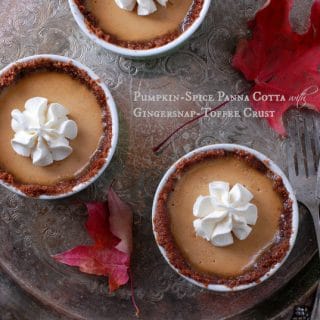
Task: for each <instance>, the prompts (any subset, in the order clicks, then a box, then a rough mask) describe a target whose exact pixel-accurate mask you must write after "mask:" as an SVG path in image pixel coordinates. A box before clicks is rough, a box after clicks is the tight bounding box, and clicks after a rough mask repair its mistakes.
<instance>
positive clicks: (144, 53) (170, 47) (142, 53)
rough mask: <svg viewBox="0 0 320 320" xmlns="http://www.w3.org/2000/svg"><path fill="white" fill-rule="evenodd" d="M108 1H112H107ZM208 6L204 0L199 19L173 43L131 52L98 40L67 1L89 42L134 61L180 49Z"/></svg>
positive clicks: (196, 27)
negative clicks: (134, 59) (91, 41)
mask: <svg viewBox="0 0 320 320" xmlns="http://www.w3.org/2000/svg"><path fill="white" fill-rule="evenodd" d="M108 1H114V0H108ZM210 4H211V0H204V3H203V6H202V9H201V12H200V14H199V17H198V18H197V19H196V20H195V21H194V22H193V23H192V25H191V26H190V27H189V28H188V29H187V30H186V31H185V32H183V33H182V34H181V35H180V36H179V37H177V38H176V39H174V40H173V41H171V42H169V43H167V44H166V45H164V46H161V47H158V48H152V49H147V50H133V49H127V48H123V47H120V46H117V45H115V44H112V43H109V42H107V41H105V40H103V39H101V38H99V37H98V36H97V35H96V34H94V33H93V32H92V31H91V30H90V28H89V27H88V26H87V25H86V23H85V20H84V17H83V14H82V13H81V12H80V10H79V8H78V6H77V5H76V3H75V1H74V0H69V5H70V8H71V12H72V14H73V17H74V19H75V20H76V22H77V24H78V25H79V27H80V29H81V30H82V31H83V32H84V33H85V34H86V35H87V36H88V37H89V38H90V39H91V40H93V41H94V42H96V43H97V44H98V45H100V46H102V47H103V48H105V49H107V50H110V51H112V52H114V53H117V54H119V55H122V56H125V57H128V58H136V59H144V58H152V57H159V56H162V55H164V54H166V53H169V52H170V51H174V50H175V49H177V48H178V47H180V46H181V45H182V44H183V43H184V42H185V41H187V40H188V39H189V38H190V37H191V36H192V34H193V33H194V32H195V31H196V30H197V29H198V28H199V26H200V25H201V23H202V22H203V20H204V19H205V16H206V14H207V12H208V10H209V7H210Z"/></svg>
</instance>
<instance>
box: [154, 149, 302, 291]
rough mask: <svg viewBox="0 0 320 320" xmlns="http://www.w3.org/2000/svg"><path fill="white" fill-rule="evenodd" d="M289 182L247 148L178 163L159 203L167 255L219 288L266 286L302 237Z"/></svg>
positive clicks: (159, 230) (158, 223)
mask: <svg viewBox="0 0 320 320" xmlns="http://www.w3.org/2000/svg"><path fill="white" fill-rule="evenodd" d="M227 146H228V145H227ZM240 147H241V146H240ZM283 179H285V177H284V178H282V177H281V176H279V175H278V174H276V173H274V172H273V171H272V170H270V169H269V167H268V165H267V162H263V161H261V160H260V159H258V158H257V157H255V156H254V155H252V154H251V153H250V152H248V151H247V149H246V150H242V149H241V148H240V149H234V150H233V151H230V150H224V149H223V148H221V149H213V150H209V149H208V150H207V151H204V152H199V153H198V152H197V151H196V152H195V153H194V155H193V156H190V157H186V158H185V159H183V160H180V161H178V163H177V164H176V165H175V166H174V167H173V169H171V171H170V170H169V171H168V173H167V174H166V175H165V177H164V179H163V180H162V182H161V183H160V186H159V188H158V190H157V193H156V197H155V201H154V207H153V225H154V232H155V237H156V240H157V243H158V245H159V246H160V249H161V250H162V253H163V254H164V255H165V257H166V259H167V260H168V261H169V263H170V264H171V265H172V266H173V267H174V269H175V270H176V271H178V272H179V273H180V274H182V275H183V276H185V277H187V278H188V279H189V280H191V281H193V282H194V283H196V284H198V285H202V286H207V287H209V288H212V289H213V290H215V289H216V290H223V291H228V288H229V290H231V289H237V288H244V287H249V286H251V285H254V284H256V283H258V282H260V281H261V279H264V278H266V277H267V276H268V274H269V273H270V270H272V269H273V268H274V267H275V265H277V264H280V263H282V262H283V261H284V259H285V258H286V256H287V255H288V252H289V251H290V250H291V247H292V244H293V242H294V239H295V236H296V232H297V204H296V200H295V198H294V195H293V194H292V193H291V192H289V191H288V190H287V187H288V188H291V187H290V186H288V185H287V181H285V182H284V180H283Z"/></svg>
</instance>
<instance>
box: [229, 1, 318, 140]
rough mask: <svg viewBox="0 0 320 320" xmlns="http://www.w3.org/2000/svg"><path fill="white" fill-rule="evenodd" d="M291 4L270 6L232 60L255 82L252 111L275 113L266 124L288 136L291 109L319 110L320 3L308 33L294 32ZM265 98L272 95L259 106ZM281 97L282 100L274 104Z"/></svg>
mask: <svg viewBox="0 0 320 320" xmlns="http://www.w3.org/2000/svg"><path fill="white" fill-rule="evenodd" d="M292 5H293V0H269V1H267V2H266V4H265V5H264V6H263V8H262V9H261V10H260V11H258V13H257V14H256V16H255V18H254V19H253V20H252V21H250V22H249V23H248V26H249V28H250V29H251V31H252V37H251V38H250V39H243V40H240V41H239V44H238V46H237V50H236V53H235V55H234V57H233V66H234V67H235V68H236V69H238V70H240V71H241V72H242V73H243V74H244V76H245V77H246V79H247V80H249V81H253V82H254V85H253V87H252V89H251V91H250V103H251V105H252V107H253V108H254V109H256V110H269V111H274V112H275V116H274V117H272V118H267V119H268V122H269V124H270V125H271V127H272V128H273V129H274V130H276V131H277V132H278V133H280V134H282V135H284V134H285V133H286V131H285V128H284V125H283V119H282V118H283V114H284V113H285V111H286V110H288V109H289V108H290V107H293V106H298V105H299V106H301V107H309V108H312V109H314V110H316V111H320V91H319V88H320V73H319V65H320V1H319V0H316V1H315V2H314V4H313V6H312V10H311V17H310V25H309V28H308V31H307V32H305V33H304V34H298V33H296V32H294V31H293V30H292V27H291V25H290V21H289V15H290V11H291V8H292ZM260 92H261V95H260ZM262 95H266V97H267V95H268V100H267V101H261V100H260V101H259V97H260V98H261V97H262ZM271 95H274V96H271ZM279 98H280V99H281V100H282V101H275V100H278V99H279ZM271 99H273V101H270V100H271ZM283 100H284V101H283Z"/></svg>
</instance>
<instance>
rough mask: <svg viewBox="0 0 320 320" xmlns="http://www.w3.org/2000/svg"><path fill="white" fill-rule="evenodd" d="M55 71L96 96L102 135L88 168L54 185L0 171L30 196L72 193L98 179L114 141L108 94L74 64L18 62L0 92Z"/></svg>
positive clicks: (1, 79) (6, 75) (0, 176)
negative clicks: (40, 183) (35, 74)
mask: <svg viewBox="0 0 320 320" xmlns="http://www.w3.org/2000/svg"><path fill="white" fill-rule="evenodd" d="M42 71H53V72H58V73H64V74H67V75H69V76H70V77H72V78H73V79H75V80H77V81H80V82H81V83H82V84H84V85H85V86H86V87H87V88H88V89H89V91H90V92H92V94H93V95H94V96H95V98H96V100H97V102H98V105H99V106H100V108H101V121H102V127H103V135H102V136H101V139H100V141H99V145H98V148H97V150H96V151H95V152H94V154H92V156H91V158H90V159H88V164H87V166H86V167H85V168H84V169H83V170H81V172H79V173H77V175H75V176H74V177H72V178H68V179H64V180H61V181H59V182H57V183H56V184H53V185H39V184H28V183H22V182H20V181H19V180H17V179H16V178H15V176H14V175H13V174H11V173H10V172H8V171H6V170H5V168H0V179H1V180H2V181H3V182H4V183H7V184H9V185H11V186H13V187H15V188H17V189H18V190H20V191H21V192H22V193H24V194H25V195H27V196H30V197H39V196H41V195H48V196H55V195H61V194H66V193H69V192H72V190H73V188H74V187H76V186H78V185H80V184H82V183H85V182H87V181H88V180H90V179H91V178H93V177H95V176H96V175H97V173H98V172H99V171H100V170H101V168H102V167H103V165H104V164H105V162H106V158H107V156H108V154H109V151H110V148H111V141H112V134H113V129H112V118H111V113H110V109H109V106H108V103H107V97H106V95H105V92H104V91H103V89H102V88H101V87H100V85H99V84H98V82H97V81H96V80H93V79H92V78H91V77H90V76H89V75H88V73H87V72H86V71H85V70H82V69H80V68H78V67H77V66H75V65H74V64H73V63H72V61H70V62H62V61H56V60H53V59H50V58H37V59H34V60H30V61H26V62H17V63H15V64H14V65H12V66H11V67H10V68H9V69H8V70H6V71H5V72H4V73H3V74H2V75H1V77H0V93H1V92H2V91H3V90H4V89H5V88H7V87H9V86H11V85H14V84H15V83H17V82H18V81H19V79H22V78H24V77H27V76H28V75H29V74H32V73H36V72H42Z"/></svg>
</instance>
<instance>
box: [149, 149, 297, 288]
mask: <svg viewBox="0 0 320 320" xmlns="http://www.w3.org/2000/svg"><path fill="white" fill-rule="evenodd" d="M217 149H223V150H226V151H232V150H244V151H246V152H248V153H250V154H252V155H254V156H255V157H256V158H258V159H259V160H261V161H263V162H264V163H265V165H267V166H268V168H270V170H271V171H272V172H274V173H275V174H277V175H279V176H280V177H281V178H282V180H283V183H284V186H285V187H286V189H287V191H288V193H289V197H290V199H291V200H292V202H293V204H292V209H293V210H292V226H291V227H292V233H291V237H290V247H289V250H288V252H287V253H286V256H285V257H284V258H283V259H282V260H281V261H280V262H278V263H277V264H276V265H274V266H273V267H272V268H271V269H270V270H269V271H268V272H267V273H266V274H265V275H263V276H262V277H261V278H260V279H259V281H258V282H257V281H255V282H251V283H248V284H245V285H239V286H236V287H233V288H230V287H228V286H226V285H220V284H209V285H208V286H205V285H204V284H203V283H201V282H198V281H195V280H194V279H192V278H189V277H186V276H185V275H183V274H181V273H180V271H179V270H178V269H177V268H175V267H174V266H173V265H172V264H171V263H170V261H169V259H168V256H167V253H166V250H165V249H164V248H163V247H162V246H160V245H159V244H158V242H157V232H156V231H155V226H154V218H155V215H156V208H157V203H158V198H159V195H160V193H161V191H162V189H163V187H164V186H165V184H166V183H167V181H168V179H169V177H170V176H171V175H172V174H173V173H174V172H175V170H176V168H177V166H178V165H179V164H180V163H181V162H182V161H184V160H185V159H189V158H191V157H193V156H194V155H196V154H201V153H203V152H206V151H209V150H217ZM298 225H299V210H298V203H297V200H296V197H295V194H294V191H293V188H292V186H291V184H290V182H289V180H288V179H287V177H286V175H285V174H284V173H283V171H282V170H281V169H280V168H279V167H278V166H277V165H276V164H275V163H274V162H273V161H272V160H270V159H269V158H268V157H266V156H265V155H263V154H262V153H260V152H258V151H256V150H253V149H251V148H248V147H245V146H241V145H237V144H214V145H208V146H205V147H202V148H199V149H195V150H193V151H191V152H189V153H188V154H186V155H185V156H183V157H182V158H180V159H179V160H178V161H177V162H175V163H174V164H173V165H172V166H171V167H170V168H169V170H168V171H167V172H166V174H165V175H164V176H163V178H162V180H161V181H160V184H159V186H158V188H157V191H156V193H155V196H154V200H153V207H152V229H153V233H154V236H155V239H156V242H157V245H158V247H159V249H160V252H161V254H162V255H163V257H164V258H165V260H166V261H167V262H168V264H169V265H170V266H171V268H172V269H173V270H175V271H176V272H177V273H178V274H179V275H180V276H182V277H183V278H185V279H186V280H188V281H189V282H191V283H193V284H195V285H197V286H199V287H202V288H206V289H209V290H212V291H219V292H230V291H239V290H244V289H248V288H251V287H254V286H256V285H258V284H259V283H262V282H263V281H265V280H267V279H268V278H270V277H271V276H272V275H273V274H274V273H275V272H276V271H277V270H278V269H279V268H280V267H281V266H282V265H283V263H284V262H285V260H286V259H287V257H288V256H289V254H290V252H291V250H292V248H293V246H294V243H295V240H296V237H297V233H298Z"/></svg>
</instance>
